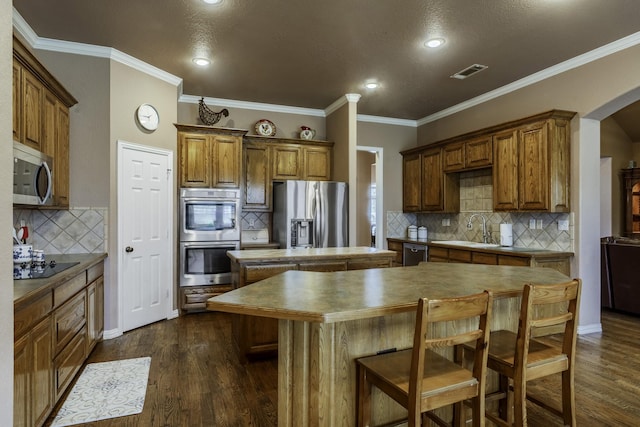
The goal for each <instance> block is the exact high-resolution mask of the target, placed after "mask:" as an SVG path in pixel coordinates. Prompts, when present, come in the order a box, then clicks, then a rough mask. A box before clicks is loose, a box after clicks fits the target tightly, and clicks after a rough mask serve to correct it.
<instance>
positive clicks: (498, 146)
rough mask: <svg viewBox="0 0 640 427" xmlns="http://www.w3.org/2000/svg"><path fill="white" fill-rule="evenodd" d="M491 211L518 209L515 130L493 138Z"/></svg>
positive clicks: (516, 141)
mask: <svg viewBox="0 0 640 427" xmlns="http://www.w3.org/2000/svg"><path fill="white" fill-rule="evenodd" d="M493 209H494V210H496V211H500V210H502V211H504V210H516V209H518V135H517V133H516V131H515V130H509V131H506V132H502V133H499V134H496V135H494V136H493Z"/></svg>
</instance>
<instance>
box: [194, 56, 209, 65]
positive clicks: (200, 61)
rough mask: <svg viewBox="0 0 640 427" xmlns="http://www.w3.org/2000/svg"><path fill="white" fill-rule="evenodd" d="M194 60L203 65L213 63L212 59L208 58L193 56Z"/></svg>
mask: <svg viewBox="0 0 640 427" xmlns="http://www.w3.org/2000/svg"><path fill="white" fill-rule="evenodd" d="M193 62H194V63H195V64H196V65H199V66H201V67H206V66H207V65H209V64H211V61H209V60H208V59H207V58H193Z"/></svg>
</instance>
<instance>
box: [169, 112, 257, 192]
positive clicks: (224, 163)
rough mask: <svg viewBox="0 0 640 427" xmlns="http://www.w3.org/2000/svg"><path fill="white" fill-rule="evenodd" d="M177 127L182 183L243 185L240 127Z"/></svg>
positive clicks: (181, 184) (216, 185)
mask: <svg viewBox="0 0 640 427" xmlns="http://www.w3.org/2000/svg"><path fill="white" fill-rule="evenodd" d="M175 126H176V128H177V129H178V153H179V177H180V178H179V179H180V183H179V185H180V187H203V188H240V175H241V169H242V136H243V135H244V134H245V133H246V132H247V131H246V130H240V129H225V128H214V127H210V126H196V125H179V124H177V125H175Z"/></svg>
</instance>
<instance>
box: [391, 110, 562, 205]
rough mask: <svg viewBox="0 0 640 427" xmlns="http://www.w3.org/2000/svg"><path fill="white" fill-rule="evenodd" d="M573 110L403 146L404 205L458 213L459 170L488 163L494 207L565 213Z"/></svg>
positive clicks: (545, 114) (485, 166)
mask: <svg viewBox="0 0 640 427" xmlns="http://www.w3.org/2000/svg"><path fill="white" fill-rule="evenodd" d="M574 115H575V113H573V112H569V111H559V110H553V111H549V112H546V113H542V114H538V115H536V116H532V117H528V118H525V119H521V120H515V121H512V122H508V123H503V124H500V125H497V126H492V127H490V128H487V129H482V130H479V131H476V132H471V133H469V134H465V135H461V136H458V137H454V138H450V139H447V140H444V141H440V142H437V143H434V144H429V145H426V146H422V147H417V148H413V149H411V150H406V151H403V152H402V153H401V154H402V155H403V210H404V211H405V212H458V211H459V208H460V206H459V184H458V183H459V174H458V172H463V171H468V170H474V169H480V168H489V167H491V168H492V170H493V209H494V211H538V212H569V211H570V205H569V197H570V193H569V180H570V135H571V133H570V129H569V123H570V121H571V118H572V117H573V116H574Z"/></svg>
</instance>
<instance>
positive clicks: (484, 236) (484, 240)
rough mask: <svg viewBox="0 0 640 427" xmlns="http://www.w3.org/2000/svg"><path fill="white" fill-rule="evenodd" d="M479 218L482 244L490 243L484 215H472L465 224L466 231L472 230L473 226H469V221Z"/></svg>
mask: <svg viewBox="0 0 640 427" xmlns="http://www.w3.org/2000/svg"><path fill="white" fill-rule="evenodd" d="M477 216H479V217H480V218H482V243H490V242H489V240H490V236H489V232H488V231H487V218H485V217H484V215H482V214H473V215H471V216H470V217H469V222H467V230H471V229H472V228H473V225H472V224H471V221H472V220H473V218H475V217H477Z"/></svg>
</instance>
